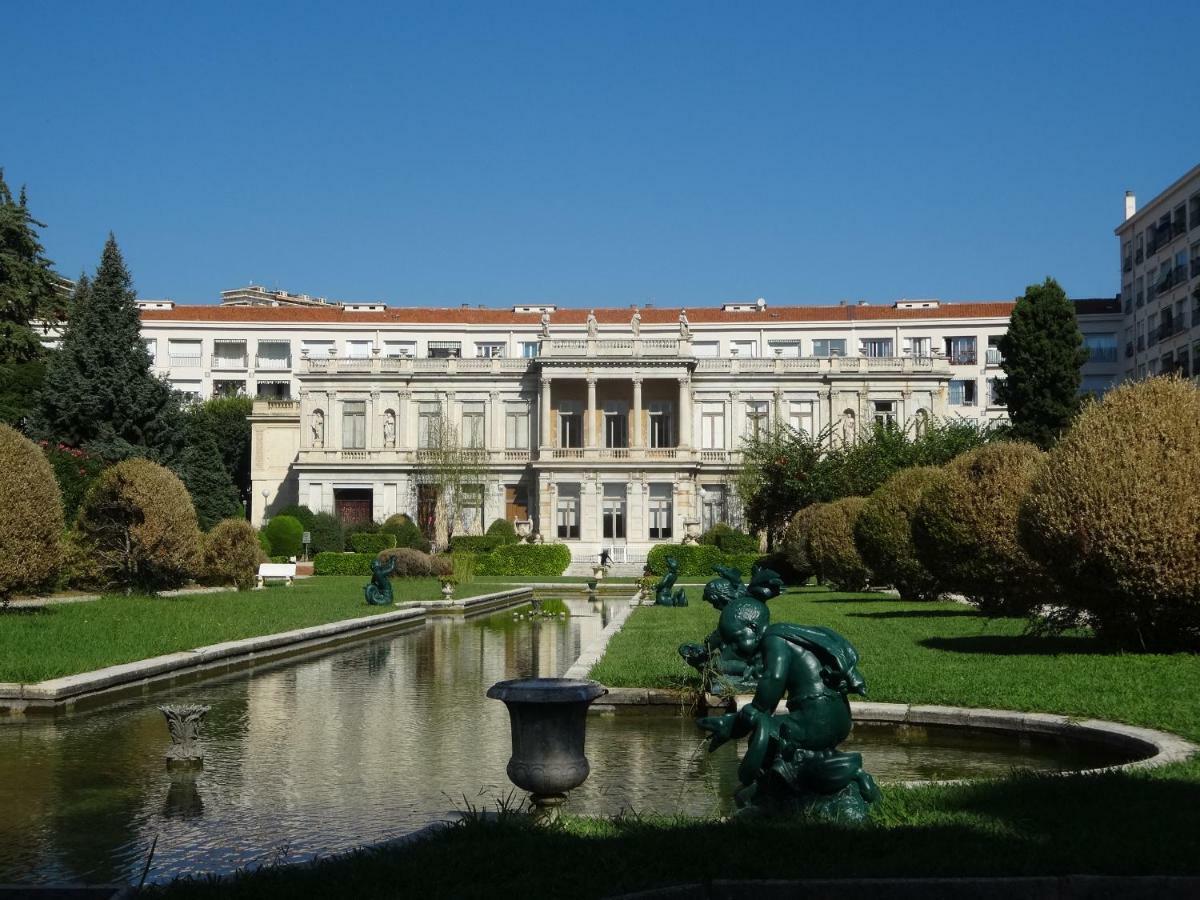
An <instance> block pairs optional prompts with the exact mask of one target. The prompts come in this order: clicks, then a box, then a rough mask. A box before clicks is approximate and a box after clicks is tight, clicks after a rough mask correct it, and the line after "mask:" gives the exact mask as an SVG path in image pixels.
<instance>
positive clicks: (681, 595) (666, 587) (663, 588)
mask: <svg viewBox="0 0 1200 900" xmlns="http://www.w3.org/2000/svg"><path fill="white" fill-rule="evenodd" d="M678 580H679V560H677V559H676V558H675V557H673V556H668V557H667V574H666V575H664V576H663V577H662V580H661V581H660V582H659V583H658V584H656V585H655V586H654V605H655V606H687V605H688V602H687V593H686V592H685V591H684V589H683V588H676V589H675V591H674V593H672V591H671V588H673V587H675V582H676V581H678Z"/></svg>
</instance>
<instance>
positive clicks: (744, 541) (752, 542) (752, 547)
mask: <svg viewBox="0 0 1200 900" xmlns="http://www.w3.org/2000/svg"><path fill="white" fill-rule="evenodd" d="M700 543H701V544H711V545H713V546H715V547H716V548H717V549H718V550H720V551H721V552H722V553H757V552H758V538H756V537H754V536H753V535H749V534H746V532H744V531H738V530H737V529H736V528H734V527H733V526H732V525H726V524H725V523H723V522H721V523H718V524H716V525H714V526H713V527H712V528H710V529H708V531H706V532H704V534H702V535H700Z"/></svg>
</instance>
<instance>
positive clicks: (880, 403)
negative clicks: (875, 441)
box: [871, 400, 896, 428]
mask: <svg viewBox="0 0 1200 900" xmlns="http://www.w3.org/2000/svg"><path fill="white" fill-rule="evenodd" d="M871 405H872V406H873V407H874V411H875V424H876V425H882V426H883V427H884V428H895V427H896V401H895V400H874V401H872V404H871Z"/></svg>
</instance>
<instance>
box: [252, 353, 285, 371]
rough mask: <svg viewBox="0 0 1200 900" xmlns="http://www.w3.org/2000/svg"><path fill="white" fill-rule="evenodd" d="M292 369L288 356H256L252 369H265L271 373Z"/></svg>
mask: <svg viewBox="0 0 1200 900" xmlns="http://www.w3.org/2000/svg"><path fill="white" fill-rule="evenodd" d="M291 367H292V358H291V357H290V356H256V357H254V368H256V369H266V370H268V371H272V372H282V371H285V370H287V369H290V368H291Z"/></svg>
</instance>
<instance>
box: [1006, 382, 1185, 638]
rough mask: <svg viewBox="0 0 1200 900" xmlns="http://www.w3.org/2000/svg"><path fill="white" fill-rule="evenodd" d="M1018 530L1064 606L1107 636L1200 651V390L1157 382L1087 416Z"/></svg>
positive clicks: (1123, 390) (1131, 387) (1056, 454)
mask: <svg viewBox="0 0 1200 900" xmlns="http://www.w3.org/2000/svg"><path fill="white" fill-rule="evenodd" d="M1018 530H1019V537H1020V541H1021V545H1022V547H1024V549H1025V550H1026V551H1027V552H1028V553H1029V554H1030V555H1031V556H1032V557H1033V558H1035V559H1037V560H1039V561H1040V562H1041V563H1042V564H1044V565H1045V566H1046V568H1047V569H1048V570H1050V571H1052V572H1053V573H1054V575H1055V579H1056V580H1057V581H1058V582H1059V583H1060V584H1061V585H1062V588H1063V592H1062V594H1061V595H1060V596H1061V599H1062V600H1064V601H1065V605H1066V606H1068V607H1070V608H1071V609H1073V610H1074V611H1075V612H1076V614H1077V615H1079V614H1082V615H1083V616H1086V618H1087V619H1088V620H1089V621H1090V622H1091V624H1092V625H1093V627H1095V628H1096V630H1097V631H1098V632H1100V633H1102V634H1103V635H1104V636H1105V637H1107V638H1109V639H1111V640H1114V641H1116V642H1118V643H1120V644H1123V645H1125V646H1128V647H1135V648H1146V649H1163V650H1170V649H1178V648H1189V649H1198V648H1200V389H1198V388H1197V387H1196V386H1195V385H1194V384H1191V383H1190V382H1187V381H1183V380H1180V379H1178V378H1152V379H1149V380H1146V381H1141V382H1137V383H1133V384H1124V385H1121V386H1120V387H1118V388H1116V389H1114V390H1112V391H1110V392H1109V393H1108V394H1106V395H1105V397H1104V399H1103V400H1102V401H1100V402H1099V403H1096V404H1090V405H1088V406H1087V407H1085V408H1084V410H1083V412H1082V413H1081V414H1080V416H1079V418H1078V419H1077V420H1076V422H1075V424H1074V426H1073V427H1072V428H1071V429H1070V431H1068V432H1067V433H1066V435H1064V436H1063V437H1062V438H1061V439H1060V440H1059V442H1058V444H1057V445H1056V446H1055V447H1054V449H1052V450H1051V451H1050V453H1049V455H1048V456H1047V459H1046V465H1045V466H1044V467H1043V468H1042V469H1041V471H1040V472H1039V473H1038V475H1037V477H1036V478H1034V480H1033V483H1032V485H1031V486H1030V489H1029V493H1028V494H1027V495H1026V497H1025V501H1024V504H1023V506H1022V509H1021V516H1020V523H1019V529H1018ZM1056 602H1057V601H1056Z"/></svg>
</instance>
